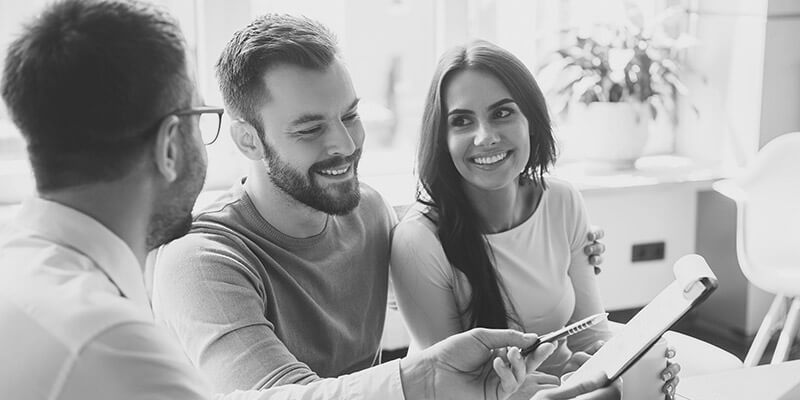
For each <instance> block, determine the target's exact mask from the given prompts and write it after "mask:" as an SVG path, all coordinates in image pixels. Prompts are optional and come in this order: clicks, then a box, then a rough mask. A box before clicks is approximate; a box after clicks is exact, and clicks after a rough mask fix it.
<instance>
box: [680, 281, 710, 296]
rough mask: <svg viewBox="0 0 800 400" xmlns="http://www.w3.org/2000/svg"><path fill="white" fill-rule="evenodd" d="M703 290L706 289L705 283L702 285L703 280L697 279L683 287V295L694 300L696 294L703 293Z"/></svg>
mask: <svg viewBox="0 0 800 400" xmlns="http://www.w3.org/2000/svg"><path fill="white" fill-rule="evenodd" d="M695 289H697V290H695ZM704 290H706V285H704V284H703V282H702V281H701V280H700V279H698V280H696V281H692V282H689V284H688V285H686V286H685V287H684V288H683V297H686V299H687V300H694V299H695V298H696V297H697V295H698V294H700V293H703V291H704Z"/></svg>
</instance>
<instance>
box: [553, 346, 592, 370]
mask: <svg viewBox="0 0 800 400" xmlns="http://www.w3.org/2000/svg"><path fill="white" fill-rule="evenodd" d="M590 358H592V356H591V355H589V354H587V353H584V352H582V351H579V352H576V353H573V354H572V357H570V359H569V361H567V363H566V364H564V368H563V369H562V370H561V374H562V375H563V374H566V373H569V372H574V371H576V370H577V369H578V368H580V367H581V365H583V363H585V362H586V361H588V360H589V359H590Z"/></svg>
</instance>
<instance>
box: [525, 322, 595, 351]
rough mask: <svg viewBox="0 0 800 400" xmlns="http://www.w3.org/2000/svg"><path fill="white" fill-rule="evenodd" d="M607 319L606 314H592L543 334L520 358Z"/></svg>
mask: <svg viewBox="0 0 800 400" xmlns="http://www.w3.org/2000/svg"><path fill="white" fill-rule="evenodd" d="M607 318H608V313H599V314H594V315H591V316H589V317H586V318H584V319H582V320H580V321H578V322H575V323H573V324H570V325H567V326H565V327H563V328H561V329H557V330H555V331H553V332H550V333H547V334H544V335H542V336H539V339H538V340H536V342H535V343H534V344H533V345H531V346H529V347H527V348H525V349H524V350H522V356H523V357H525V356H527V355H528V354H530V353H531V352H533V351H534V350H536V348H537V347H539V346H540V345H541V344H542V343H550V342H555V341H558V340H560V339H565V338H567V337H569V336H572V335H574V334H576V333H578V332H582V331H584V330H586V329H589V328H591V327H593V326H595V325H597V324H599V323H601V322H603V321H605V320H606V319H607Z"/></svg>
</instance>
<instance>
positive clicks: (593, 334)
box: [567, 186, 611, 351]
mask: <svg viewBox="0 0 800 400" xmlns="http://www.w3.org/2000/svg"><path fill="white" fill-rule="evenodd" d="M569 189H570V191H569V197H568V202H569V206H568V207H567V210H570V212H571V213H572V215H573V216H574V217H573V218H572V221H574V223H573V226H572V230H571V232H570V264H569V270H568V271H567V274H568V275H569V277H570V280H571V281H572V286H573V288H574V290H575V309H574V310H573V312H572V316H570V318H569V321H568V322H567V323H568V324H571V323H573V322H575V321H579V320H581V319H583V318H586V317H588V316H590V315H593V314H597V313H602V312H603V311H605V309H604V308H603V302H602V300H601V298H600V291H599V289H598V287H597V276H596V275H595V274H594V268H593V267H592V266H591V265H590V264H589V258H588V257H587V256H586V254H584V252H583V248H584V247H585V246H586V245H588V244H589V239H588V237H587V235H588V233H589V217H588V213H587V211H586V206H585V205H584V203H583V197H581V194H580V192H578V191H577V190H576V189H574V188H573V187H571V186H570V187H569ZM610 337H611V332H610V331H609V328H608V323H606V322H603V323H601V324H599V325H596V326H595V327H593V328H590V329H587V330H585V331H583V332H580V333H578V334H575V335H573V336H570V337H569V339H567V345H568V347H569V348H570V350H572V351H582V350H584V349H586V348H587V347H589V346H591V345H592V344H593V343H594V342H596V341H598V340H608V339H609V338H610Z"/></svg>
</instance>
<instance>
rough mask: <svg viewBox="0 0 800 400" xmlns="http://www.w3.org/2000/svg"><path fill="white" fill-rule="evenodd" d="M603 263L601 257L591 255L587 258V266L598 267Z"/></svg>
mask: <svg viewBox="0 0 800 400" xmlns="http://www.w3.org/2000/svg"><path fill="white" fill-rule="evenodd" d="M602 263H603V256H596V255H591V256H589V264H591V265H594V266H598V265H600V264H602Z"/></svg>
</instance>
